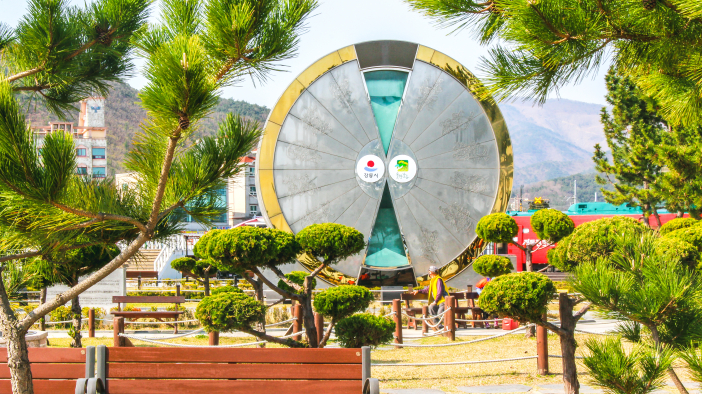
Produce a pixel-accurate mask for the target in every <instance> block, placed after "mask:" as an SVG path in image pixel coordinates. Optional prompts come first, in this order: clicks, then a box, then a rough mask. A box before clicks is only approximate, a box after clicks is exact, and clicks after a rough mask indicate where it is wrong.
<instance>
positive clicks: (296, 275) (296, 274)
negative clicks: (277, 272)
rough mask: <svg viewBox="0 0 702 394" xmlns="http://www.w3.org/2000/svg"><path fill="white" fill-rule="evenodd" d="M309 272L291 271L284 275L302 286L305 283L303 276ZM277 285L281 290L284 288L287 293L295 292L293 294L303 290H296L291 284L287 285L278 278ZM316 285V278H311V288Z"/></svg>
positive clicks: (300, 292)
mask: <svg viewBox="0 0 702 394" xmlns="http://www.w3.org/2000/svg"><path fill="white" fill-rule="evenodd" d="M309 274H310V273H309V272H305V271H293V272H291V273H289V274H285V277H286V278H287V279H288V280H289V281H291V282H292V283H294V284H296V285H299V286H303V285H304V284H305V278H306V277H307V276H308V275H309ZM278 287H280V288H281V289H282V290H285V291H287V292H289V293H295V294H302V293H303V290H300V291H297V290H295V289H293V288H292V286H288V284H287V283H285V282H283V280H282V279H278ZM315 287H317V279H315V278H312V290H314V288H315Z"/></svg>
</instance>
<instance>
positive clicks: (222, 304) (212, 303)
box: [195, 291, 266, 332]
mask: <svg viewBox="0 0 702 394" xmlns="http://www.w3.org/2000/svg"><path fill="white" fill-rule="evenodd" d="M265 316H266V306H265V305H263V304H261V303H260V302H258V301H256V300H254V299H253V298H251V297H249V296H247V295H245V294H244V293H243V292H242V293H240V292H231V291H230V292H223V293H219V294H214V295H211V296H209V297H205V298H203V299H202V301H200V303H199V304H198V305H197V309H196V310H195V318H196V319H198V320H199V321H200V324H202V326H203V327H204V328H205V330H206V331H207V332H213V331H220V332H227V331H234V330H243V329H249V328H250V327H251V325H252V324H254V323H258V322H262V321H265Z"/></svg>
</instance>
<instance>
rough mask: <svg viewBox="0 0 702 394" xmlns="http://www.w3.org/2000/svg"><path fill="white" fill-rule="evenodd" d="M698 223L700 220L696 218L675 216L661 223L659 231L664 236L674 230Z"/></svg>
mask: <svg viewBox="0 0 702 394" xmlns="http://www.w3.org/2000/svg"><path fill="white" fill-rule="evenodd" d="M698 223H700V222H699V221H698V220H695V219H693V218H675V219H673V220H671V221H669V222H667V223H666V224H664V225H662V226H661V228H660V230H659V231H660V233H661V235H662V236H666V235H668V234H669V233H672V232H673V231H675V230H680V229H682V228H688V227H692V226H694V225H696V224H698Z"/></svg>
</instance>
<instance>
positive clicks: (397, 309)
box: [392, 300, 402, 349]
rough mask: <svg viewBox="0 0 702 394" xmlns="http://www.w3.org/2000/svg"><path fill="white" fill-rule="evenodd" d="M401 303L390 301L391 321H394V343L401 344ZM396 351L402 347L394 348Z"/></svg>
mask: <svg viewBox="0 0 702 394" xmlns="http://www.w3.org/2000/svg"><path fill="white" fill-rule="evenodd" d="M401 302H402V301H400V300H392V311H393V313H394V314H393V315H392V317H393V319H395V343H396V344H402V304H401ZM395 348H396V349H402V346H395Z"/></svg>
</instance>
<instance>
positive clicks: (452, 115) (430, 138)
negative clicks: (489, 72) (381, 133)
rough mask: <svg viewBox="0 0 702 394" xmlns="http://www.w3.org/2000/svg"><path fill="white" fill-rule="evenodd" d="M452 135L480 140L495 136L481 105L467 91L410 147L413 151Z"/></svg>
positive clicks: (463, 138) (461, 138)
mask: <svg viewBox="0 0 702 394" xmlns="http://www.w3.org/2000/svg"><path fill="white" fill-rule="evenodd" d="M448 135H450V136H453V137H455V138H456V140H458V141H464V142H470V143H473V142H481V141H486V140H491V139H494V138H495V135H494V134H493V133H492V130H491V127H490V122H489V120H488V118H487V116H486V115H485V112H484V111H483V109H482V107H480V104H479V103H478V101H476V100H475V99H474V98H473V97H472V96H471V95H470V93H469V92H468V91H466V90H465V89H464V91H463V93H462V94H461V95H460V96H458V98H457V99H456V100H454V101H453V102H452V103H451V105H450V106H449V107H448V108H446V110H445V111H444V112H443V113H442V114H441V115H439V116H438V117H437V118H436V119H435V120H434V122H433V123H432V124H431V125H429V127H427V128H426V129H425V130H424V132H423V133H422V134H421V135H420V136H419V137H417V138H416V139H415V140H414V141H413V142H412V143H411V144H410V147H411V148H412V149H414V150H415V151H420V150H421V149H422V148H424V147H425V146H427V145H428V144H431V143H432V142H434V141H435V140H436V139H438V138H441V137H446V136H448Z"/></svg>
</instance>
